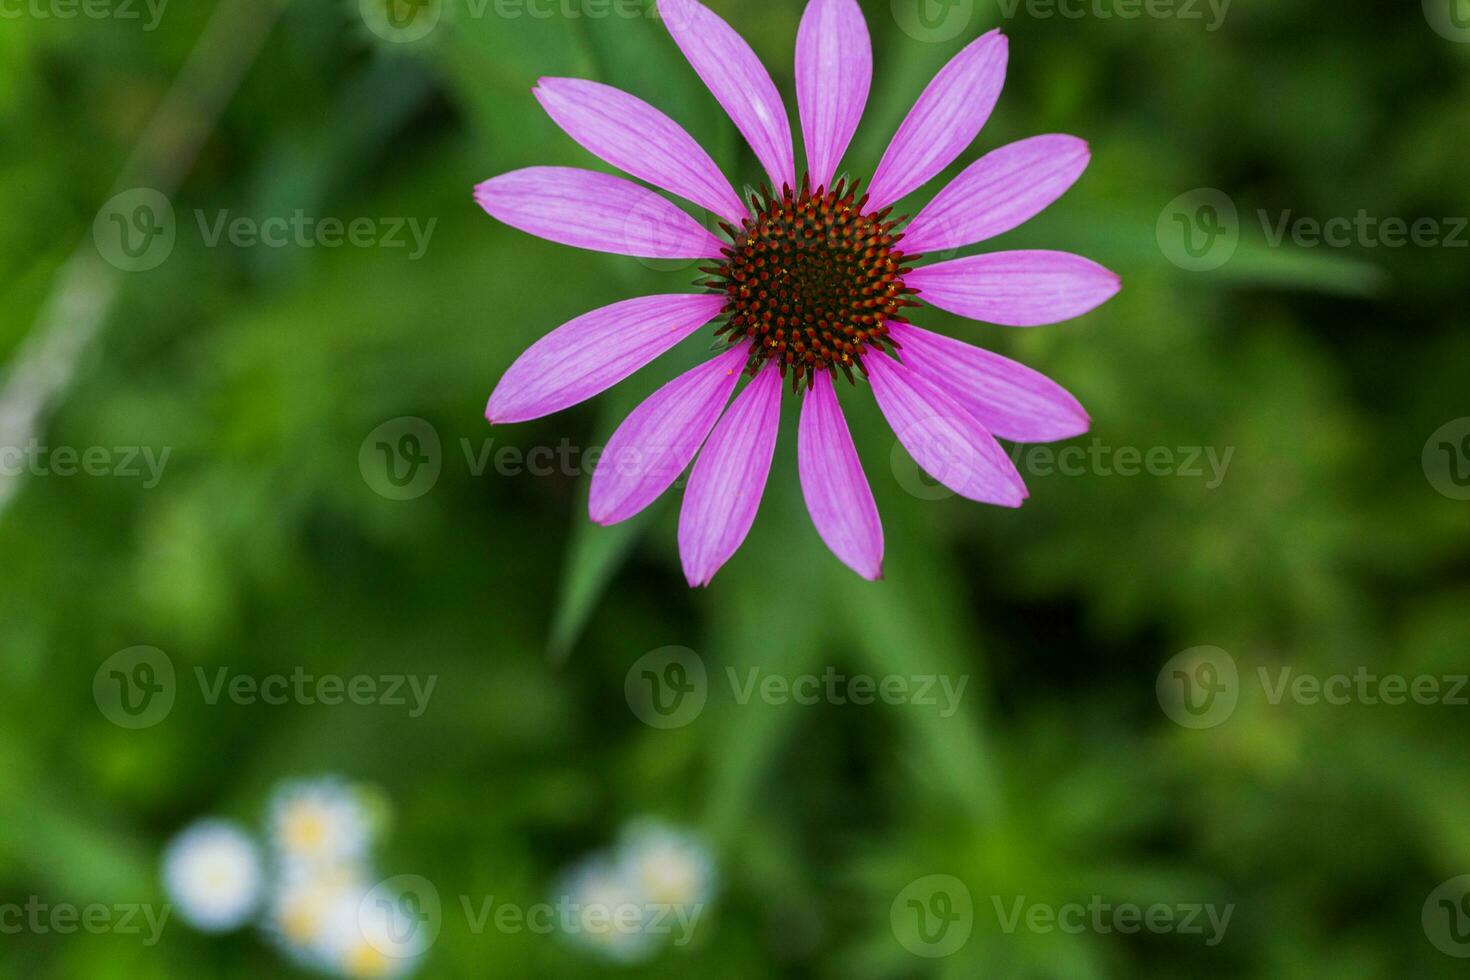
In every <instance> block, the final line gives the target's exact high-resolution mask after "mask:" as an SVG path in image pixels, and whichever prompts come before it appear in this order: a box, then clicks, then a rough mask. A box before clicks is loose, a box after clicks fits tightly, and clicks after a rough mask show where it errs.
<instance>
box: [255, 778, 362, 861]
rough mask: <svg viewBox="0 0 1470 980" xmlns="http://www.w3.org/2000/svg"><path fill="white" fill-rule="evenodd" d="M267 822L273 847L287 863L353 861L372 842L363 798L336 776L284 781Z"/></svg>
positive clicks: (273, 799)
mask: <svg viewBox="0 0 1470 980" xmlns="http://www.w3.org/2000/svg"><path fill="white" fill-rule="evenodd" d="M269 823H270V840H271V845H272V847H273V849H274V851H275V853H276V855H277V856H278V857H279V858H280V860H281V861H282V862H283V863H285V864H287V865H292V864H307V865H322V866H333V865H337V864H341V863H345V862H352V861H357V860H359V859H361V858H362V857H363V856H364V855H365V854H366V853H367V850H368V846H369V845H370V844H371V843H372V836H373V817H372V813H371V811H370V810H369V809H368V807H367V805H366V803H365V802H364V800H363V797H362V794H361V793H359V792H358V791H357V790H356V789H354V788H353V787H352V786H349V785H348V784H347V783H345V782H343V781H342V780H339V779H336V778H334V777H321V778H315V779H303V780H295V781H291V782H287V783H283V784H282V785H281V786H280V788H279V789H277V790H276V793H275V796H274V797H273V798H272V800H271V804H270V821H269Z"/></svg>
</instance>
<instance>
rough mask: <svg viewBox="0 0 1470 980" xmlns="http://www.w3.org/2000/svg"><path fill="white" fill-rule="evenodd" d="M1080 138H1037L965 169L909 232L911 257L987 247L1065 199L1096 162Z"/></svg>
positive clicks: (907, 242)
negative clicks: (986, 242) (991, 240)
mask: <svg viewBox="0 0 1470 980" xmlns="http://www.w3.org/2000/svg"><path fill="white" fill-rule="evenodd" d="M1091 157H1092V154H1091V151H1089V150H1088V148H1087V143H1086V142H1085V141H1083V140H1080V139H1078V138H1077V137H1075V136H1061V135H1051V136H1033V137H1031V138H1030V139H1025V140H1021V141H1020V142H1018V143H1012V144H1010V145H1009V146H1002V147H1001V148H1000V149H998V150H993V151H991V152H990V153H987V154H986V155H985V156H983V157H981V158H980V159H979V160H976V161H975V162H974V163H972V164H970V165H969V166H968V167H966V168H965V171H964V172H963V173H962V174H960V175H959V176H958V177H956V178H955V179H954V181H953V182H952V183H951V184H950V185H949V186H948V187H946V188H945V189H944V190H942V191H940V192H939V193H938V194H936V195H935V196H934V200H932V201H930V202H929V204H928V206H926V207H925V208H924V210H922V211H920V212H919V215H918V217H916V218H915V219H914V220H913V221H912V222H911V223H910V224H909V226H908V228H907V229H905V231H904V233H903V250H904V251H905V252H907V253H909V254H910V255H916V254H922V253H924V252H941V251H943V250H945V249H949V248H963V247H965V246H966V245H973V244H975V243H976V242H983V241H984V240H985V239H987V238H993V237H995V236H996V235H999V234H1001V233H1003V232H1007V231H1010V230H1011V229H1012V228H1015V227H1017V226H1019V225H1021V224H1024V223H1025V222H1027V221H1030V220H1031V219H1032V218H1034V217H1036V215H1038V214H1040V213H1041V211H1042V210H1043V209H1044V208H1046V207H1047V205H1049V204H1051V203H1052V202H1053V201H1055V200H1056V199H1057V198H1059V197H1061V196H1062V195H1063V194H1064V193H1066V190H1067V188H1069V187H1071V186H1072V185H1073V184H1074V183H1076V182H1077V178H1078V177H1080V176H1082V171H1084V170H1086V169H1087V162H1088V160H1089V159H1091Z"/></svg>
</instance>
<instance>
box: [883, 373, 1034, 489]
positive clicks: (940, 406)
mask: <svg viewBox="0 0 1470 980" xmlns="http://www.w3.org/2000/svg"><path fill="white" fill-rule="evenodd" d="M863 367H865V368H867V371H868V380H869V381H870V382H872V385H873V397H874V398H876V399H877V400H878V408H879V409H881V410H882V412H883V417H884V418H886V419H888V424H889V425H890V426H892V428H893V433H894V435H896V436H898V441H899V442H901V443H903V447H904V448H905V449H907V450H908V451H909V455H910V456H912V457H913V458H914V462H916V463H918V464H919V465H920V466H921V467H923V468H924V471H925V472H926V473H928V474H929V475H930V476H932V477H934V479H936V480H938V481H939V482H940V483H942V484H944V485H945V486H947V487H949V488H950V489H951V490H953V491H954V492H955V493H957V494H959V495H960V496H961V497H968V498H969V499H971V500H978V501H980V502H981V503H987V504H1000V505H1001V506H1003V507H1019V506H1021V501H1023V500H1025V499H1026V485H1025V484H1024V483H1022V482H1021V474H1020V473H1017V472H1016V467H1015V464H1013V463H1012V462H1011V460H1010V458H1009V457H1008V456H1006V454H1005V451H1004V450H1002V449H1001V448H1000V443H998V442H996V441H995V438H994V437H993V436H991V434H990V433H989V432H987V431H986V430H985V427H984V426H983V425H981V424H980V423H979V422H977V421H976V420H975V417H974V416H972V415H971V414H970V413H969V412H967V411H965V410H964V409H963V408H961V407H960V405H959V403H958V402H956V401H955V400H954V399H953V398H950V397H949V396H948V395H946V394H945V393H944V392H943V391H941V390H940V389H939V387H938V386H937V385H934V384H933V383H931V382H929V381H927V380H925V379H924V378H923V377H921V376H919V375H918V374H916V373H915V372H914V371H912V370H910V369H909V368H908V367H905V366H904V365H902V364H900V363H898V362H897V361H895V360H893V359H892V358H891V357H887V356H885V355H883V354H869V355H867V356H866V357H864V358H863Z"/></svg>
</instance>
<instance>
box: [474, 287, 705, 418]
mask: <svg viewBox="0 0 1470 980" xmlns="http://www.w3.org/2000/svg"><path fill="white" fill-rule="evenodd" d="M724 302H725V301H724V298H723V297H721V296H698V295H665V296H642V297H639V298H638V299H629V300H624V301H623V302H621V303H614V304H613V305H611V306H604V307H603V308H602V309H600V310H593V311H592V312H591V313H586V314H583V315H582V316H579V317H577V318H576V319H575V320H571V321H568V322H567V323H564V324H562V325H561V326H559V327H557V328H556V329H555V330H553V331H551V333H549V334H547V335H546V336H544V337H542V338H541V339H540V340H538V341H536V343H534V344H532V345H531V346H530V348H529V349H528V350H527V351H526V352H525V353H524V354H522V355H521V356H520V357H518V358H516V361H515V363H514V364H512V365H511V366H510V368H509V370H507V371H506V372H505V377H503V378H501V379H500V383H499V384H498V385H496V386H495V391H494V393H492V394H491V395H490V404H489V406H488V407H486V409H485V417H486V418H488V419H489V420H490V422H491V423H492V424H495V423H500V422H524V421H526V420H527V419H537V418H540V417H541V416H543V415H550V414H551V413H552V412H559V411H561V410H562V409H564V408H568V407H570V406H572V405H575V404H577V403H578V402H581V401H586V400H587V399H588V398H591V397H592V396H593V395H596V394H598V393H599V392H603V391H606V390H607V389H608V388H611V387H612V386H613V385H615V384H617V383H618V382H619V381H622V380H623V379H624V378H626V377H627V376H628V375H630V374H632V373H633V372H634V371H636V370H638V369H639V368H641V367H643V365H645V364H647V363H648V362H649V361H651V360H653V359H654V358H655V357H657V356H658V355H660V354H662V353H663V352H664V351H666V350H668V349H669V348H670V347H673V346H674V345H675V344H677V343H678V342H679V341H681V340H683V339H684V338H685V337H687V336H689V335H690V334H692V333H693V332H694V331H696V330H698V329H699V328H700V327H702V326H704V325H705V324H706V323H708V322H710V321H711V320H713V319H714V318H715V317H716V316H718V315H719V312H720V309H721V308H722V307H723V306H724Z"/></svg>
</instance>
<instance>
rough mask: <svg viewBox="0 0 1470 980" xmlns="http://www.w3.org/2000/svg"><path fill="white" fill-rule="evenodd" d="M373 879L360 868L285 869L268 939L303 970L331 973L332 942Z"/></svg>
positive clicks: (268, 925)
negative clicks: (340, 923)
mask: <svg viewBox="0 0 1470 980" xmlns="http://www.w3.org/2000/svg"><path fill="white" fill-rule="evenodd" d="M367 878H368V875H367V870H366V869H365V868H362V867H359V866H357V865H354V864H339V865H320V864H293V865H287V866H285V867H284V868H283V869H282V871H281V874H280V876H279V878H278V880H277V882H276V886H275V888H274V890H273V893H272V895H271V899H270V904H269V907H268V909H267V911H266V921H265V932H266V935H267V936H268V937H270V938H271V939H272V940H273V941H274V942H275V943H276V944H277V945H279V946H280V947H281V948H282V949H283V950H285V952H286V953H287V955H289V956H290V958H291V959H292V960H294V961H295V962H297V963H299V964H301V965H302V966H306V967H310V968H313V969H318V970H329V969H331V966H332V963H331V960H332V957H331V956H330V954H329V947H330V946H331V943H330V942H329V937H330V936H331V935H332V934H333V932H334V930H335V929H336V928H337V923H338V922H340V921H341V918H342V916H343V915H344V914H345V913H344V911H343V910H344V909H352V910H354V911H355V910H356V908H357V904H358V902H359V901H360V900H361V897H362V896H363V895H364V894H366V890H367Z"/></svg>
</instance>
